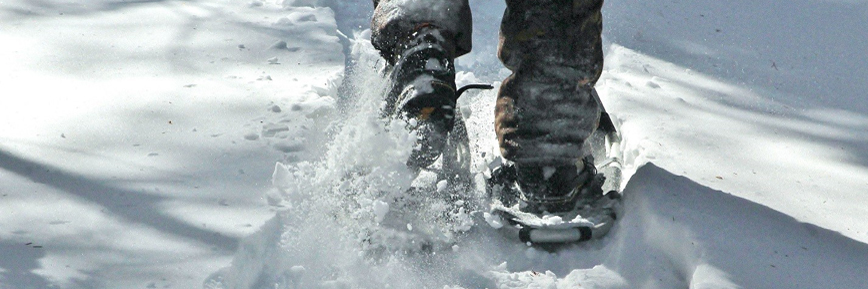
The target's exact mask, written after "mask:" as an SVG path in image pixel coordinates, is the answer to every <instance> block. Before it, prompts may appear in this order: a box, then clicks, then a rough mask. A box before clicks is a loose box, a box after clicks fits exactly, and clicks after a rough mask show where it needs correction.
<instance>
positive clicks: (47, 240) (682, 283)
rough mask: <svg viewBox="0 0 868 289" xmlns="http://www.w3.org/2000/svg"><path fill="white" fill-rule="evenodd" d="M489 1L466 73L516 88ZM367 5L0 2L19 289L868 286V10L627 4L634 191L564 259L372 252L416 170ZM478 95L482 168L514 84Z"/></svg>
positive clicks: (498, 4)
mask: <svg viewBox="0 0 868 289" xmlns="http://www.w3.org/2000/svg"><path fill="white" fill-rule="evenodd" d="M471 5H472V8H473V9H474V22H475V23H474V28H475V31H474V41H475V43H474V52H473V53H471V54H470V55H468V56H465V57H463V58H461V59H459V60H458V64H459V69H460V70H462V71H464V72H463V73H462V74H461V78H462V79H464V80H463V81H468V82H469V81H471V80H477V81H483V82H496V81H499V80H500V79H502V78H503V77H504V76H505V73H506V72H505V71H504V70H503V69H502V68H501V66H500V64H499V63H498V62H497V59H496V58H495V57H494V51H495V49H496V47H495V45H496V39H497V27H498V24H499V19H500V14H501V13H502V11H503V3H502V1H498V0H476V1H471ZM370 9H371V7H370V1H367V0H347V1H337V0H334V1H327V0H320V1H303V0H294V1H293V0H288V1H230V0H222V1H221V0H215V1H117V0H98V1H72V0H66V1H29V0H11V1H0V25H2V27H3V29H0V43H2V45H0V103H2V105H0V128H2V129H0V288H2V289H7V288H200V287H202V285H203V283H207V284H206V285H207V286H217V285H222V286H225V287H228V288H236V287H237V288H250V287H255V288H275V287H277V288H359V287H361V288H385V287H392V288H422V287H429V288H444V286H448V287H464V288H484V287H489V288H492V287H497V288H527V287H533V288H676V287H681V288H684V287H688V288H860V287H864V286H865V285H864V284H868V278H866V277H865V274H864V272H868V261H866V260H868V222H865V221H864V220H865V219H866V218H868V209H866V208H865V206H864V205H863V204H868V130H866V129H865V128H866V127H868V100H866V99H865V91H868V82H866V81H864V80H865V79H868V58H866V57H864V51H868V39H866V38H865V37H858V35H862V34H864V33H862V31H863V30H864V28H866V27H865V19H868V3H866V1H859V0H851V1H843V0H839V1H816V0H799V1H788V2H787V3H786V4H785V5H782V4H781V3H778V2H776V1H770V0H760V1H754V2H751V3H750V4H749V5H748V4H745V3H728V2H721V1H712V0H699V1H690V2H687V3H684V2H682V1H675V0H654V1H638V0H620V1H614V0H613V1H608V2H607V3H606V6H605V7H604V26H605V31H604V37H605V38H606V51H605V52H606V53H605V55H606V64H605V71H604V74H603V78H602V79H601V80H600V82H599V83H598V85H597V87H598V89H599V91H600V94H601V97H602V98H603V102H604V103H605V105H606V107H607V109H608V110H609V111H611V112H612V113H613V115H614V116H615V117H616V119H617V122H618V123H619V124H620V128H621V131H622V134H623V135H624V138H625V142H624V143H623V147H622V150H623V153H624V158H625V165H626V168H627V173H628V174H629V175H632V178H630V180H629V182H627V183H625V184H624V186H625V190H624V194H625V207H626V208H627V210H626V214H625V215H624V218H622V219H621V221H620V222H619V223H618V225H617V226H616V227H615V228H614V230H613V231H612V232H611V233H610V235H608V236H607V237H606V238H605V239H603V240H600V241H595V242H592V243H588V244H584V245H580V246H575V247H572V248H568V249H566V250H562V251H559V252H557V253H550V252H545V251H541V250H537V249H533V248H527V247H525V246H524V245H522V244H515V243H512V242H509V241H508V240H505V239H503V238H501V237H500V236H499V235H498V234H496V233H495V232H493V231H492V229H491V228H489V227H488V225H486V224H476V225H474V226H473V229H472V230H470V231H469V232H466V233H462V234H457V235H456V236H457V237H456V236H451V237H452V238H454V239H453V241H455V242H456V243H455V246H454V247H448V248H441V250H439V251H436V252H437V253H438V254H433V255H431V254H429V255H413V254H410V255H406V254H397V253H388V250H387V251H386V253H381V254H379V255H377V254H375V255H374V256H371V254H369V253H364V252H363V250H362V251H360V247H359V246H358V243H357V242H356V243H354V241H356V240H355V239H354V237H355V236H348V235H347V234H346V233H347V232H355V231H359V230H364V229H366V228H368V227H376V226H377V223H381V222H382V223H383V224H384V225H387V223H388V222H389V221H390V220H394V219H400V218H396V217H395V216H393V215H389V213H388V212H387V211H389V210H386V209H388V208H390V207H389V206H391V208H392V209H395V208H396V204H394V203H388V202H386V200H387V198H385V197H386V196H382V195H380V194H381V193H380V192H379V191H380V190H382V189H383V188H392V187H398V186H405V185H408V184H409V183H410V182H412V178H411V177H410V176H409V175H408V174H405V172H403V171H402V169H401V166H400V162H397V163H396V162H395V161H390V158H400V156H401V154H402V153H405V152H404V151H403V150H402V148H404V147H405V146H406V145H407V143H408V142H407V139H406V136H404V135H401V134H400V133H396V131H397V130H396V129H393V130H390V131H388V132H387V131H384V130H383V129H382V127H381V126H378V125H377V124H379V123H378V122H377V121H376V117H375V115H372V114H371V113H367V112H370V111H375V110H376V107H377V104H376V103H375V99H376V97H377V96H378V95H377V92H378V88H380V86H381V85H382V82H381V81H380V80H379V76H378V75H377V72H376V70H375V68H374V67H375V66H376V54H375V52H373V51H371V50H370V47H369V46H368V45H365V44H366V43H365V41H364V38H365V33H364V32H362V31H363V30H364V29H365V28H366V26H367V17H369V15H370ZM354 40H359V41H358V42H356V41H354ZM354 63H355V64H354ZM348 64H350V65H351V66H353V65H354V66H355V67H356V69H355V71H352V72H350V73H349V74H346V77H344V75H345V73H344V69H345V66H346V65H348ZM354 99H355V100H358V99H361V100H362V102H361V103H356V105H354V106H352V107H353V109H352V110H350V112H354V113H347V110H343V109H342V108H343V106H346V105H348V104H352V103H353V102H352V100H354ZM366 100H367V101H366ZM461 101H462V105H464V111H463V114H464V115H465V116H466V117H468V123H469V126H470V129H471V136H472V137H473V141H474V150H475V152H476V153H477V154H475V156H477V157H476V158H475V159H474V161H475V162H476V164H475V170H477V171H479V170H481V167H482V165H481V163H482V162H484V161H485V160H487V159H490V158H491V154H492V152H493V151H494V150H493V146H494V141H493V139H492V137H493V132H492V131H491V118H492V115H491V111H492V105H493V92H485V93H478V94H470V95H467V96H466V97H465V98H463V99H462V100H461ZM336 120H350V121H345V122H339V121H336ZM335 132H336V134H332V133H335ZM482 152H486V157H481V153H482ZM320 156H324V157H322V158H321V157H320ZM275 162H280V163H281V165H278V166H277V168H276V169H275V166H274V164H275ZM353 168H366V169H368V170H367V171H366V173H367V174H366V175H365V176H363V177H359V178H356V179H351V181H349V182H347V181H346V179H345V176H346V173H348V172H349V173H353V172H354V171H352V170H351V169H353ZM371 168H375V169H371ZM272 176H274V180H272ZM330 185H336V186H335V188H336V189H334V190H331V189H330V187H328V186H330ZM347 191H350V192H354V195H353V196H352V197H340V196H342V195H339V194H338V195H334V194H332V195H330V194H328V193H329V192H331V193H334V192H347ZM312 193H322V194H319V195H315V194H314V195H312ZM275 208H277V209H276V210H277V214H276V216H275ZM287 208H290V209H287ZM437 209H442V208H437V207H436V206H432V207H431V208H427V210H437ZM453 213H454V212H453ZM335 214H337V215H339V216H344V217H345V218H337V219H335V218H334V216H335ZM382 214H386V215H382ZM452 216H457V218H455V219H453V220H451V222H450V223H449V224H451V225H454V224H455V222H454V221H455V220H462V219H461V218H460V216H462V215H460V214H452ZM405 217H406V216H405ZM267 220H270V221H268V222H266V221H267ZM378 221H379V222H378ZM459 223H460V222H459ZM392 225H394V224H392ZM408 229H409V228H408ZM425 229H426V228H420V227H418V226H417V228H416V231H417V232H418V231H424V230H425ZM452 229H453V231H456V230H457V231H462V229H463V228H461V226H456V227H454V228H452ZM255 232H258V233H255ZM254 233H255V234H254ZM251 235H252V236H251ZM447 237H449V236H447ZM393 243H395V244H393V245H396V246H397V245H401V242H400V241H394V242H393ZM404 245H406V244H404ZM239 249H240V250H239ZM236 251H237V253H236ZM360 252H362V253H361V254H360ZM233 255H235V256H234V258H233ZM221 268H225V269H221ZM215 272H219V273H218V274H214V275H213V276H211V274H212V273H215ZM209 276H211V277H209ZM206 280H207V281H206ZM218 281H220V282H218ZM218 283H219V284H218Z"/></svg>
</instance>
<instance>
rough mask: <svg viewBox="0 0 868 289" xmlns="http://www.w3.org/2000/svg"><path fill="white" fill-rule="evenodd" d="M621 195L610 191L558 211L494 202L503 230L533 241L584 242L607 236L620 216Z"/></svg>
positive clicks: (538, 242)
mask: <svg viewBox="0 0 868 289" xmlns="http://www.w3.org/2000/svg"><path fill="white" fill-rule="evenodd" d="M619 203H620V194H618V193H617V192H614V191H612V192H610V193H608V194H607V195H605V196H601V198H599V199H598V200H596V201H595V202H593V203H591V204H588V205H586V206H584V207H583V208H581V209H578V210H574V211H569V212H563V213H554V214H533V213H528V212H523V211H521V210H520V209H519V208H518V205H516V206H512V207H504V206H502V205H493V206H492V208H491V211H492V214H493V215H494V216H497V217H499V218H500V219H501V220H502V221H503V223H502V224H503V228H502V229H503V230H504V231H505V232H506V233H507V234H508V235H514V237H516V238H517V239H518V240H520V241H521V242H524V243H530V244H552V243H574V242H584V241H588V240H592V239H596V238H599V237H602V236H604V235H605V234H606V233H608V231H609V229H611V227H612V225H613V224H614V222H615V220H616V219H617V206H618V205H619Z"/></svg>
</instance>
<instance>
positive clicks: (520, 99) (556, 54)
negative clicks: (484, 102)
mask: <svg viewBox="0 0 868 289" xmlns="http://www.w3.org/2000/svg"><path fill="white" fill-rule="evenodd" d="M506 2H507V9H506V11H505V12H504V16H503V22H502V23H501V31H500V43H499V47H498V57H499V58H500V59H501V61H503V63H504V65H505V66H506V67H507V68H508V69H510V70H511V71H512V75H510V76H509V77H508V78H507V79H506V80H505V81H504V82H503V84H502V85H501V87H500V91H499V93H498V99H497V104H496V108H495V130H496V133H497V137H498V142H499V144H500V149H501V153H502V155H503V156H504V157H505V158H507V159H509V160H512V161H513V162H515V163H516V165H518V166H519V167H542V166H553V167H561V166H573V165H574V164H575V163H576V162H577V161H578V160H579V159H581V158H582V157H583V156H584V155H586V154H588V153H589V152H585V151H584V150H583V148H584V142H585V140H586V139H587V138H588V137H589V136H590V135H591V133H593V132H594V130H595V129H596V128H597V127H598V125H599V120H600V113H601V106H600V105H599V103H598V102H597V101H596V99H595V97H594V94H596V92H595V91H594V84H595V83H596V81H597V79H599V77H600V74H601V72H602V67H603V52H602V40H601V32H602V14H601V11H600V9H601V8H602V5H603V1H602V0H534V1H526V0H507V1H506Z"/></svg>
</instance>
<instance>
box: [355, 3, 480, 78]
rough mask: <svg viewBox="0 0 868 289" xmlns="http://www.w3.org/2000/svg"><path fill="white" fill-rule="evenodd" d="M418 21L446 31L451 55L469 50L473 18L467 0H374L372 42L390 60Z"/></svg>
mask: <svg viewBox="0 0 868 289" xmlns="http://www.w3.org/2000/svg"><path fill="white" fill-rule="evenodd" d="M421 25H430V26H434V27H437V28H438V29H440V30H442V32H443V33H444V34H446V35H448V38H449V39H447V41H448V42H450V44H451V45H452V46H454V49H455V51H454V53H455V55H454V57H458V56H461V55H464V54H466V53H468V52H470V49H471V48H472V42H471V33H472V30H473V21H472V20H471V14H470V5H469V4H468V0H374V15H373V18H372V20H371V43H372V44H373V45H374V47H375V48H377V50H379V51H380V54H381V55H382V56H383V58H385V59H386V60H387V61H389V62H390V63H391V64H394V61H395V60H396V59H395V56H396V55H399V54H400V53H401V51H400V50H403V47H400V46H401V45H402V43H401V42H404V41H407V38H410V37H412V35H413V33H415V32H416V31H417V30H418V29H419V26H421Z"/></svg>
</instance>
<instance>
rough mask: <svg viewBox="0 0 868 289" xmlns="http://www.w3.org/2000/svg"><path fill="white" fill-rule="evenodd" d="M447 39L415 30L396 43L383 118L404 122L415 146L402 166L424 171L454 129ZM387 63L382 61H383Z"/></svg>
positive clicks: (430, 30) (426, 27) (451, 48)
mask: <svg viewBox="0 0 868 289" xmlns="http://www.w3.org/2000/svg"><path fill="white" fill-rule="evenodd" d="M452 39H454V37H451V36H450V35H448V33H447V32H446V31H444V30H442V29H438V28H437V27H435V26H433V25H430V24H424V23H423V24H420V25H418V26H417V27H416V29H415V31H414V32H413V33H412V34H410V35H409V36H408V37H406V38H404V39H401V40H399V41H398V42H397V45H398V47H397V48H395V49H393V50H392V51H394V52H395V54H394V55H391V57H389V58H391V59H393V61H394V62H393V64H392V65H391V67H390V68H389V70H390V71H389V73H390V80H391V87H390V90H389V93H388V94H387V97H386V107H385V109H384V113H385V114H386V115H387V116H389V117H392V118H400V119H403V120H405V121H407V123H408V125H409V129H411V130H413V131H416V132H417V134H418V142H417V146H416V148H415V149H414V150H413V152H412V154H411V157H410V159H409V160H408V163H407V164H408V165H409V166H411V167H415V168H426V167H428V166H430V165H431V164H432V163H434V161H436V160H437V158H438V157H439V156H440V154H441V153H442V151H443V148H444V147H445V145H446V142H447V135H448V134H449V132H450V131H451V130H452V127H453V126H454V124H455V106H456V101H457V98H458V96H457V93H456V87H455V65H454V59H455V44H454V43H453V41H452ZM389 58H387V59H389Z"/></svg>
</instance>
